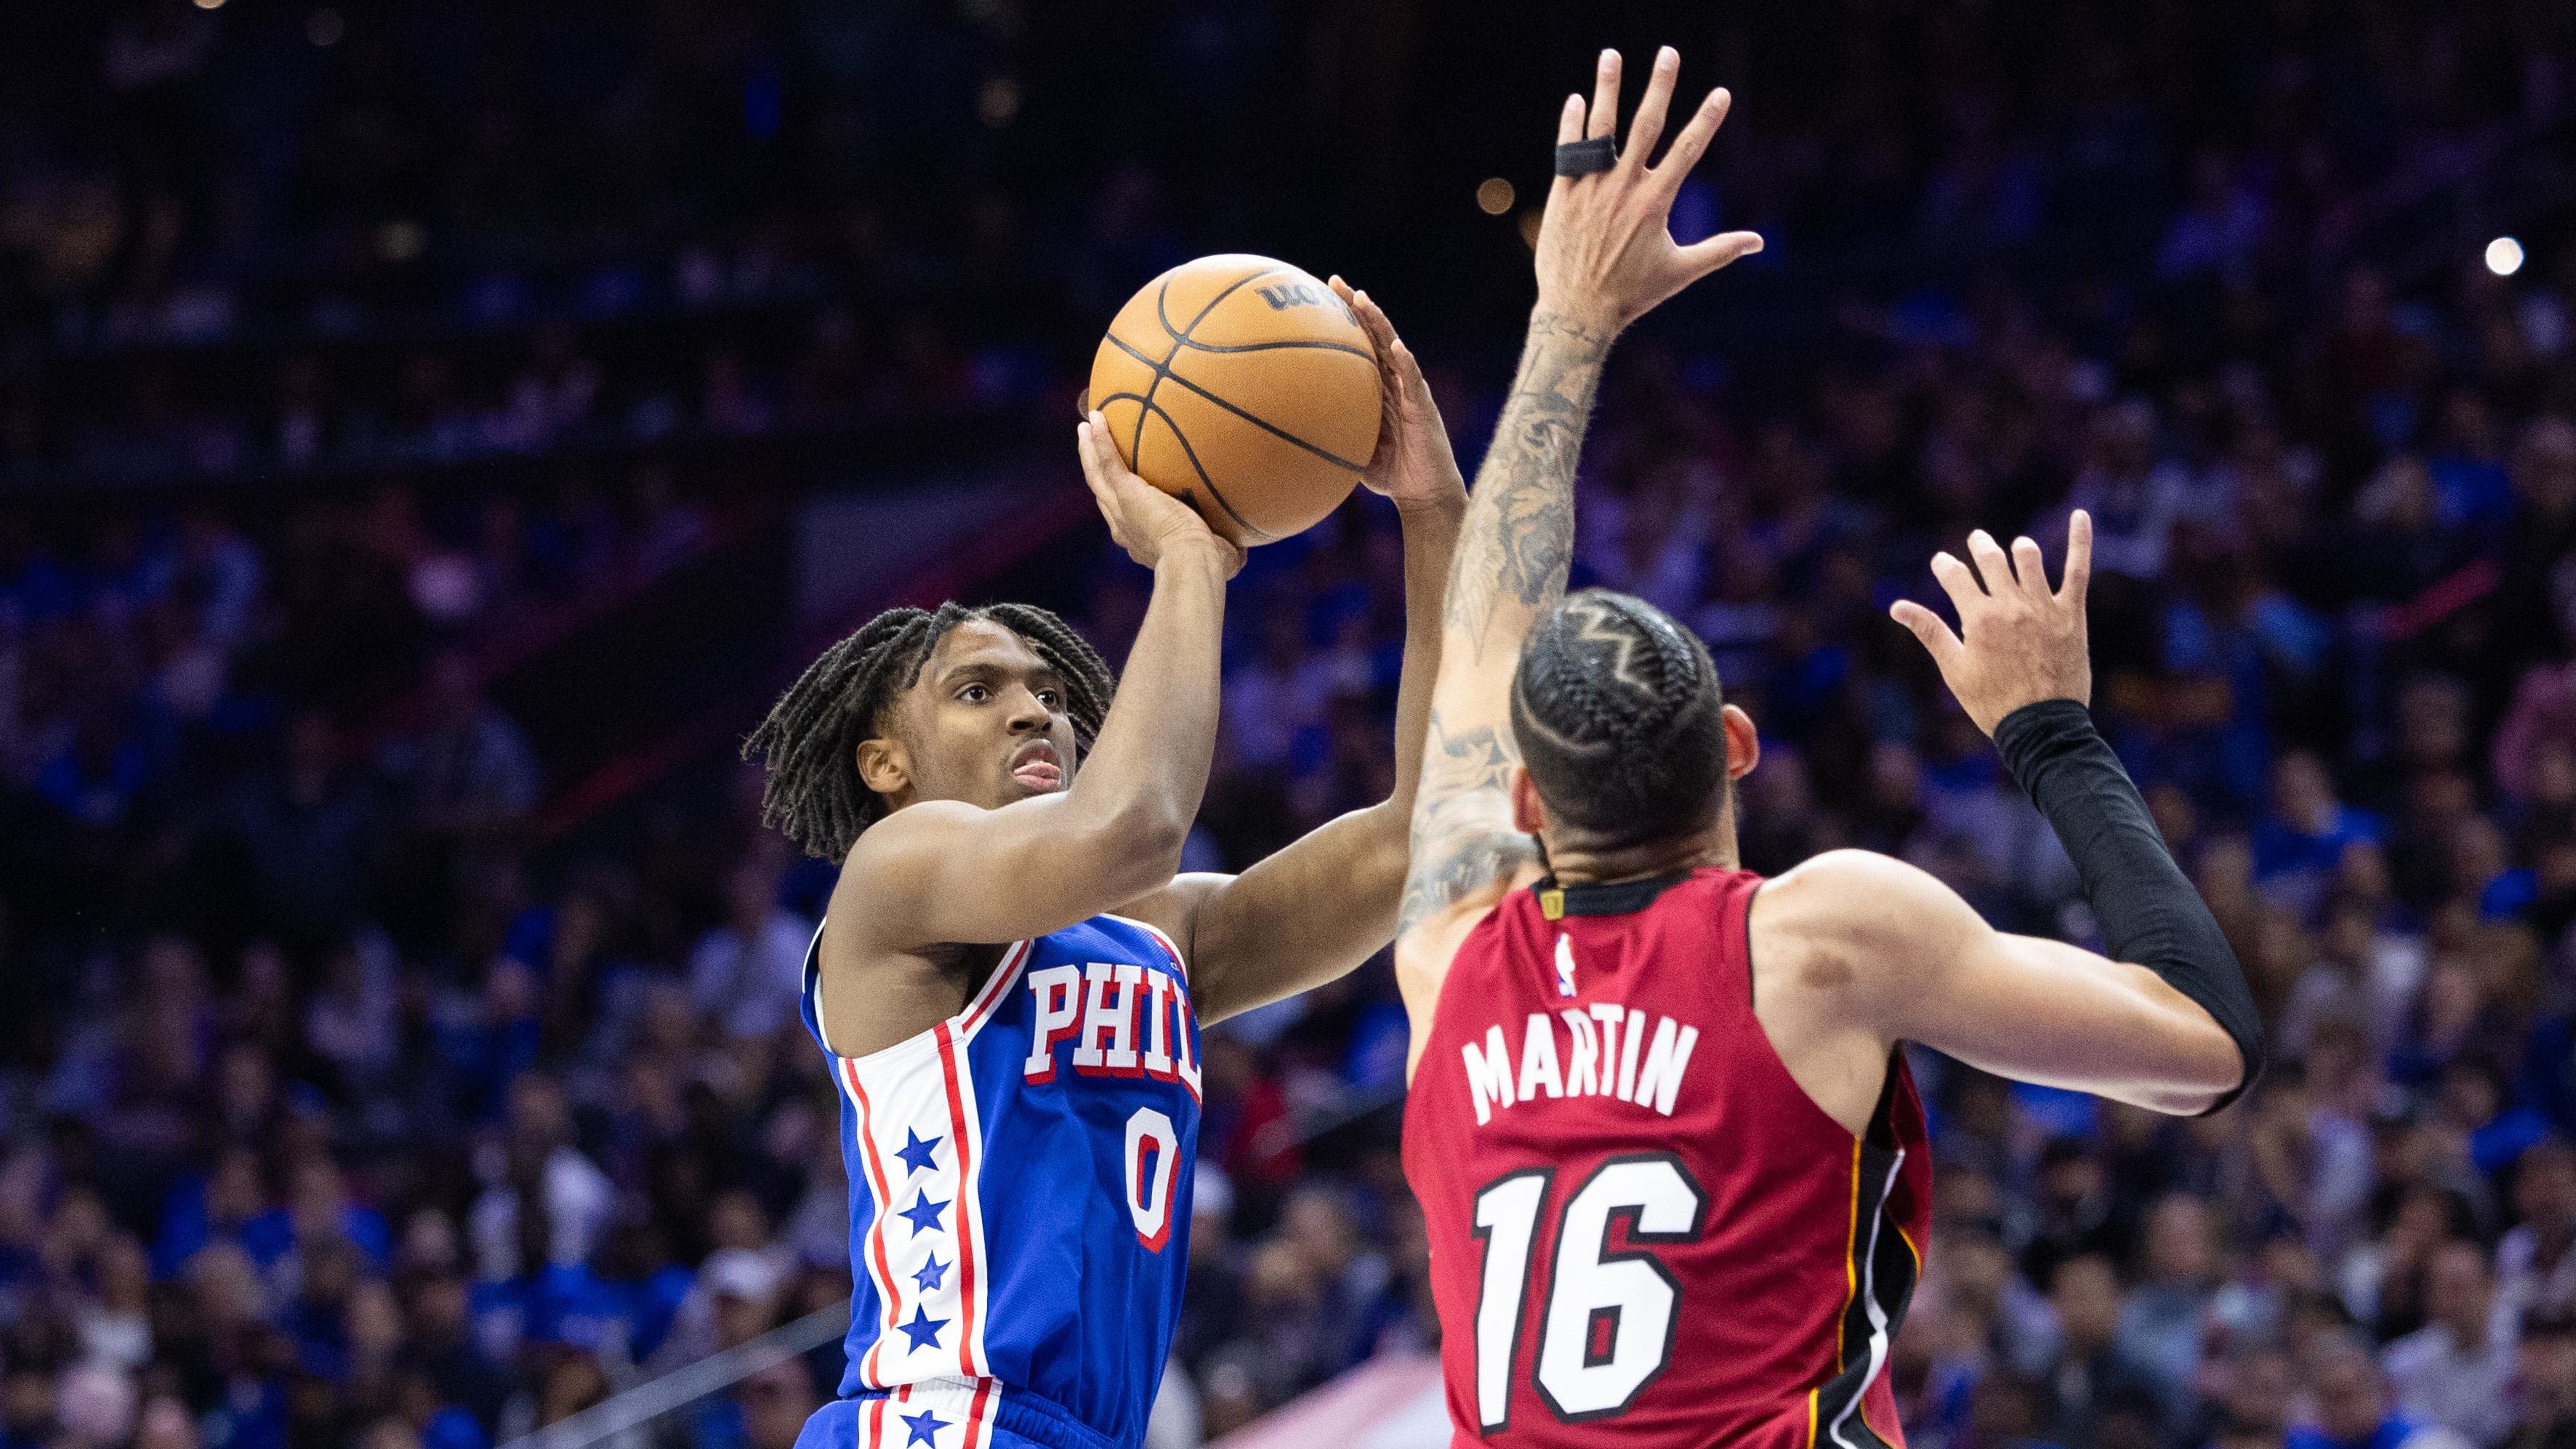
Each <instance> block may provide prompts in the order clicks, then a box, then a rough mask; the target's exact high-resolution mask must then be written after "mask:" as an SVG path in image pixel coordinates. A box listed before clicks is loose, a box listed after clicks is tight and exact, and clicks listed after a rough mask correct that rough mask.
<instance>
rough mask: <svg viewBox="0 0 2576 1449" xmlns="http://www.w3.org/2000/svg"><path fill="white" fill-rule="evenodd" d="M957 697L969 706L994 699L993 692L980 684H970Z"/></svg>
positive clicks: (958, 692)
mask: <svg viewBox="0 0 2576 1449" xmlns="http://www.w3.org/2000/svg"><path fill="white" fill-rule="evenodd" d="M957 697H958V698H959V699H961V700H963V701H965V702H966V703H968V704H982V703H983V702H984V701H986V700H988V699H991V698H992V697H993V691H991V690H989V689H986V688H985V687H984V686H982V685H980V684H970V685H967V686H966V687H965V688H964V689H961V690H959V691H957Z"/></svg>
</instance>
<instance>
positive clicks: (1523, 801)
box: [1512, 765, 1547, 835]
mask: <svg viewBox="0 0 2576 1449" xmlns="http://www.w3.org/2000/svg"><path fill="white" fill-rule="evenodd" d="M1512 828H1513V829H1514V830H1517V831H1519V832H1520V833H1522V834H1523V835H1536V834H1538V833H1540V832H1541V831H1543V830H1545V829H1547V802H1546V801H1544V800H1541V799H1540V798H1538V784H1537V782H1536V781H1534V780H1532V779H1530V772H1529V771H1528V770H1526V769H1523V768H1522V767H1520V766H1518V765H1514V766H1513V767H1512Z"/></svg>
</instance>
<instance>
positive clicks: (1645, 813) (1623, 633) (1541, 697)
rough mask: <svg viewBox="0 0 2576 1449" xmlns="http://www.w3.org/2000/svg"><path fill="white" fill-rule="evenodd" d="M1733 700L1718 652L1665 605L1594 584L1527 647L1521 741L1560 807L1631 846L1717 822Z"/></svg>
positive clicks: (1519, 701) (1560, 609) (1543, 622)
mask: <svg viewBox="0 0 2576 1449" xmlns="http://www.w3.org/2000/svg"><path fill="white" fill-rule="evenodd" d="M1724 702H1725V696H1724V694H1723V693H1722V692H1721V691H1720V689H1719V687H1718V682H1717V665H1716V664H1715V662H1714V661H1712V660H1711V659H1710V658H1709V657H1708V650H1707V648H1706V647H1704V646H1703V645H1702V644H1701V643H1700V642H1699V640H1698V639H1697V638H1695V637H1693V636H1692V635H1691V634H1690V633H1688V632H1687V631H1685V630H1684V629H1682V628H1681V626H1679V625H1677V624H1675V623H1674V622H1673V621H1672V619H1671V617H1670V616H1669V615H1667V614H1665V613H1664V611H1663V610H1661V609H1658V608H1656V607H1655V606H1654V605H1652V604H1649V603H1647V602H1646V601H1645V600H1643V599H1637V598H1631V597H1629V596H1628V595H1626V594H1614V593H1612V592H1610V591H1609V590H1607V589H1585V590H1583V591H1582V592H1581V593H1578V594H1574V595H1571V596H1569V597H1567V598H1566V599H1565V600H1564V601H1563V602H1561V603H1559V604H1558V605H1557V606H1556V607H1555V608H1554V609H1551V610H1549V611H1548V612H1547V614H1545V615H1544V616H1542V617H1541V618H1540V619H1539V620H1538V622H1537V624H1536V625H1535V626H1533V627H1532V628H1531V630H1530V634H1529V638H1528V639H1527V640H1526V641H1524V642H1523V644H1522V645H1521V658H1520V669H1519V671H1518V672H1517V673H1515V674H1514V675H1513V677H1512V735H1513V737H1514V739H1516V740H1517V741H1518V742H1519V744H1520V747H1521V758H1522V761H1523V763H1524V764H1526V765H1527V767H1528V769H1529V772H1530V780H1531V782H1532V783H1534V784H1536V785H1537V786H1538V793H1539V797H1540V798H1541V799H1543V800H1545V801H1546V802H1547V807H1548V809H1549V810H1550V811H1551V812H1553V813H1554V814H1556V815H1557V816H1559V817H1561V818H1563V819H1564V820H1565V821H1566V823H1568V824H1570V825H1573V826H1576V827H1578V828H1580V829H1582V830H1585V831H1587V832H1590V833H1592V834H1595V835H1598V836H1602V837H1604V838H1605V840H1604V843H1605V844H1607V845H1631V844H1635V843H1637V842H1639V841H1645V840H1653V839H1656V838H1658V837H1662V836H1668V835H1678V834H1682V833H1684V832H1686V831H1690V830H1695V829H1698V828H1700V827H1701V826H1704V825H1706V824H1707V823H1708V822H1709V821H1710V820H1711V819H1712V818H1713V817H1714V815H1715V813H1716V810H1717V801H1718V799H1719V798H1720V796H1719V792H1720V791H1722V790H1724V789H1725V788H1726V727H1725V723H1724V720H1723V717H1722V716H1721V715H1720V713H1719V711H1720V710H1721V708H1722V707H1723V705H1724Z"/></svg>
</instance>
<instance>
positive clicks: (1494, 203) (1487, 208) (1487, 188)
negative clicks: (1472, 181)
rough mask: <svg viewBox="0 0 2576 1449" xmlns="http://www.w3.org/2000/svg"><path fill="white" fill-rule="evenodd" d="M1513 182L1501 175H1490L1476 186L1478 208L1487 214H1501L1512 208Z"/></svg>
mask: <svg viewBox="0 0 2576 1449" xmlns="http://www.w3.org/2000/svg"><path fill="white" fill-rule="evenodd" d="M1513 196H1514V193H1513V191H1512V184H1511V183H1510V182H1509V181H1506V180H1504V179H1503V178H1502V177H1500V176H1488V177H1486V178H1485V184H1484V185H1482V186H1479V187H1477V188H1476V209H1477V210H1478V211H1481V212H1483V213H1484V214H1485V215H1487V216H1501V215H1503V214H1504V213H1506V212H1508V211H1510V210H1511V209H1512V199H1513Z"/></svg>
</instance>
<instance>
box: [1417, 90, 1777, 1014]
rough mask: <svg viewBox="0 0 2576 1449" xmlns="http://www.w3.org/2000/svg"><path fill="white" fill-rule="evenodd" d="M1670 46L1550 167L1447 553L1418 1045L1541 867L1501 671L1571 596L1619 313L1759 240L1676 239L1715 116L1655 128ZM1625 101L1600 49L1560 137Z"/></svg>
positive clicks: (1422, 814) (1425, 778)
mask: <svg viewBox="0 0 2576 1449" xmlns="http://www.w3.org/2000/svg"><path fill="white" fill-rule="evenodd" d="M1680 69H1681V58H1680V57H1679V56H1678V55H1676V54H1674V53H1673V51H1672V50H1671V48H1670V47H1667V48H1665V49H1664V50H1662V51H1660V52H1659V53H1657V55H1656V57H1655V69H1654V74H1653V77H1652V78H1651V79H1649V80H1648V81H1647V83H1646V92H1645V95H1644V96H1643V98H1641V99H1640V100H1639V102H1638V105H1637V114H1636V117H1635V119H1634V120H1633V121H1632V122H1631V123H1630V125H1629V129H1628V148H1627V154H1626V155H1625V156H1624V157H1622V158H1621V159H1620V160H1619V162H1618V163H1617V164H1616V165H1614V166H1612V167H1611V168H1610V169H1609V170H1607V171H1603V172H1598V173H1595V174H1593V175H1590V176H1584V177H1577V178H1567V177H1563V176H1560V177H1558V178H1557V179H1556V182H1555V186H1554V189H1552V190H1551V191H1550V192H1549V193H1548V203H1547V211H1546V220H1545V221H1544V223H1543V224H1542V225H1541V226H1540V229H1539V241H1538V307H1537V310H1536V311H1535V312H1534V313H1533V314H1532V316H1531V317H1530V326H1529V337H1528V340H1527V342H1526V343H1525V344H1524V345H1523V347H1522V351H1521V361H1520V370H1519V372H1518V374H1517V375H1516V376H1515V377H1514V378H1513V381H1512V391H1511V396H1510V398H1509V399H1508V400H1507V401H1506V402H1505V403H1504V405H1503V415H1502V418H1501V420H1500V421H1499V422H1498V423H1497V424H1496V425H1495V428H1494V441H1493V444H1492V446H1491V447H1490V448H1489V449H1488V450H1487V451H1486V453H1485V462H1484V466H1483V467H1482V468H1480V469H1478V470H1477V473H1476V488H1475V492H1474V494H1473V496H1472V497H1471V498H1470V500H1469V502H1468V505H1467V518H1466V523H1465V525H1464V527H1463V530H1462V532H1461V533H1460V535H1459V539H1458V551H1457V557H1456V560H1455V562H1454V563H1453V564H1452V565H1451V567H1450V573H1449V592H1448V597H1447V600H1446V603H1445V605H1444V607H1443V611H1442V619H1441V645H1440V673H1439V677H1438V681H1437V682H1436V683H1435V684H1434V685H1433V687H1432V694H1431V720H1430V731H1429V739H1428V741H1427V743H1426V744H1425V746H1424V749H1423V763H1422V780H1421V785H1420V788H1419V791H1418V793H1417V794H1416V796H1415V799H1414V803H1413V829H1412V859H1411V861H1410V864H1409V866H1408V869H1407V873H1406V876H1405V882H1404V896H1403V900H1402V903H1401V905H1400V906H1399V908H1398V912H1397V921H1396V931H1397V937H1396V948H1395V965H1396V979H1397V982H1398V984H1399V985H1400V986H1401V988H1402V990H1403V992H1404V999H1405V1009H1406V1012H1407V1014H1408V1015H1410V1016H1411V1017H1412V1019H1413V1025H1414V1031H1413V1041H1414V1045H1415V1050H1416V1051H1417V1052H1418V1051H1419V1050H1420V1047H1421V1043H1422V1042H1423V1040H1424V1039H1425V1038H1426V1036H1427V1035H1428V1028H1429V1026H1430V1022H1431V1013H1432V1010H1433V1008H1434V1007H1435V1006H1436V1005H1437V1004H1438V1002H1439V996H1440V982H1441V978H1442V977H1443V976H1444V975H1446V974H1447V971H1448V968H1449V960H1450V957H1451V956H1452V955H1454V954H1455V953H1456V951H1457V948H1458V943H1459V942H1460V941H1462V940H1464V939H1465V938H1466V935H1467V932H1468V931H1470V930H1472V929H1473V928H1474V926H1475V923H1476V922H1477V921H1478V920H1479V919H1481V918H1482V917H1483V916H1484V914H1485V912H1486V911H1487V910H1489V909H1490V908H1491V907H1492V905H1493V903H1494V902H1495V901H1497V900H1499V899H1501V897H1502V895H1503V894H1504V892H1506V891H1509V890H1511V889H1514V888H1515V887H1517V886H1519V885H1521V884H1524V883H1526V882H1527V881H1529V880H1531V879H1534V878H1535V877H1536V876H1537V874H1538V872H1539V858H1538V846H1537V842H1536V841H1535V840H1533V839H1532V838H1531V837H1530V836H1529V835H1528V834H1526V833H1524V832H1523V831H1522V830H1521V829H1520V828H1519V827H1518V825H1517V823H1516V822H1515V820H1514V818H1513V810H1512V803H1511V787H1512V779H1513V777H1514V776H1515V775H1516V774H1517V773H1518V772H1519V770H1520V750H1519V749H1518V748H1517V747H1516V746H1515V745H1514V744H1513V743H1512V734H1511V707H1510V701H1511V684H1512V671H1513V668H1514V667H1515V666H1516V665H1517V664H1518V662H1519V659H1520V649H1521V641H1522V640H1523V639H1524V638H1526V637H1527V636H1528V634H1529V631H1530V626H1531V625H1532V624H1533V623H1534V622H1536V620H1537V619H1538V617H1539V615H1540V614H1541V612H1543V611H1544V610H1546V609H1548V608H1551V607H1553V606H1554V605H1555V603H1556V602H1557V601H1558V600H1559V599H1561V598H1563V597H1564V596H1565V578H1566V572H1567V570H1568V568H1569V567H1570V566H1571V564H1572V562H1573V557H1574V470H1575V461H1576V458H1577V457H1578V455H1579V454H1580V453H1581V451H1582V447H1583V432H1584V428H1585V426H1586V425H1587V424H1588V423H1589V421H1590V419H1591V415H1592V398H1593V394H1594V392H1595V390H1596V389H1598V387H1599V386H1600V382H1601V364H1602V360H1603V359H1604V358H1606V357H1607V356H1608V355H1609V352H1610V344H1611V341H1612V339H1614V338H1616V337H1617V336H1618V334H1619V332H1620V330H1621V329H1623V328H1625V327H1626V326H1627V325H1628V324H1629V323H1630V322H1632V321H1634V320H1636V319H1637V318H1638V317H1640V316H1642V315H1644V314H1645V313H1646V312H1647V311H1648V310H1650V309H1651V308H1653V307H1654V306H1655V305H1656V304H1658V303H1660V302H1662V301H1663V300H1664V299H1665V298H1667V297H1670V296H1672V295H1673V294H1674V293H1676V292H1678V291H1680V290H1681V289H1682V288H1684V287H1686V286H1688V285H1690V283H1692V282H1693V281H1696V280H1697V279H1699V278H1700V277H1703V276H1706V275H1707V274H1709V273H1710V272H1713V271H1716V270H1717V269H1718V268H1720V267H1722V266H1725V265H1726V264H1727V263H1729V262H1731V261H1734V260H1735V259H1736V258H1738V257H1741V256H1745V255H1747V254H1749V253H1751V252H1754V251H1758V250H1760V248H1761V245H1762V242H1761V239H1760V238H1759V237H1756V236H1754V235H1753V234H1751V233H1750V232H1728V233H1726V234H1724V235H1721V236H1714V237H1710V238H1709V239H1707V240H1706V241H1702V242H1697V243H1694V244H1693V245H1690V246H1686V247H1685V246H1678V245H1676V244H1675V243H1674V241H1673V239H1672V234H1671V232H1670V231H1669V230H1667V228H1666V224H1665V218H1666V217H1667V216H1668V215H1669V214H1670V212H1671V210H1672V204H1673V196H1674V193H1675V192H1676V191H1678V190H1679V189H1680V186H1681V181H1682V178H1683V177H1684V176H1686V175H1688V174H1689V172H1690V169H1691V167H1692V166H1693V165H1695V164H1696V163H1697V162H1698V161H1699V158H1700V156H1701V154H1702V153H1704V152H1705V151H1706V150H1707V149H1708V143H1709V139H1710V138H1711V137H1712V136H1714V135H1715V134H1716V132H1717V127H1718V124H1719V122H1721V121H1723V120H1724V119H1725V118H1726V109H1727V103H1728V97H1727V93H1726V92H1725V91H1724V90H1716V91H1712V92H1710V93H1709V96H1708V99H1707V100H1705V101H1703V102H1702V103H1701V104H1700V106H1699V109H1698V110H1697V111H1695V112H1694V113H1692V115H1691V118H1690V120H1689V121H1688V123H1686V124H1685V125H1684V126H1683V127H1682V129H1681V131H1680V133H1679V134H1677V135H1676V136H1675V137H1674V138H1673V144H1672V149H1671V151H1670V152H1669V153H1668V154H1667V155H1666V156H1665V157H1664V160H1663V163H1662V164H1661V165H1657V166H1648V165H1647V164H1646V160H1647V158H1648V157H1649V156H1651V155H1652V154H1653V152H1654V149H1655V142H1656V140H1657V139H1658V138H1659V137H1660V136H1661V135H1662V134H1663V128H1664V120H1665V115H1666V112H1667V109H1668V107H1669V106H1670V103H1671V101H1672V94H1673V81H1674V78H1675V77H1676V76H1677V75H1678V74H1679V72H1680ZM1618 109H1619V56H1618V53H1617V52H1616V51H1603V52H1602V53H1601V62H1600V66H1599V69H1598V72H1597V74H1596V76H1595V78H1594V86H1593V98H1592V101H1591V103H1590V104H1589V105H1588V106H1587V105H1586V103H1585V102H1584V99H1583V98H1582V97H1581V96H1568V97H1567V98H1566V102H1565V109H1564V111H1563V112H1562V114H1561V115H1560V116H1559V117H1558V121H1557V140H1558V141H1559V142H1560V143H1562V142H1567V141H1575V140H1581V139H1584V138H1585V137H1586V136H1596V137H1597V136H1608V135H1611V134H1612V133H1613V131H1614V129H1615V126H1616V122H1617V116H1618Z"/></svg>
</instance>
